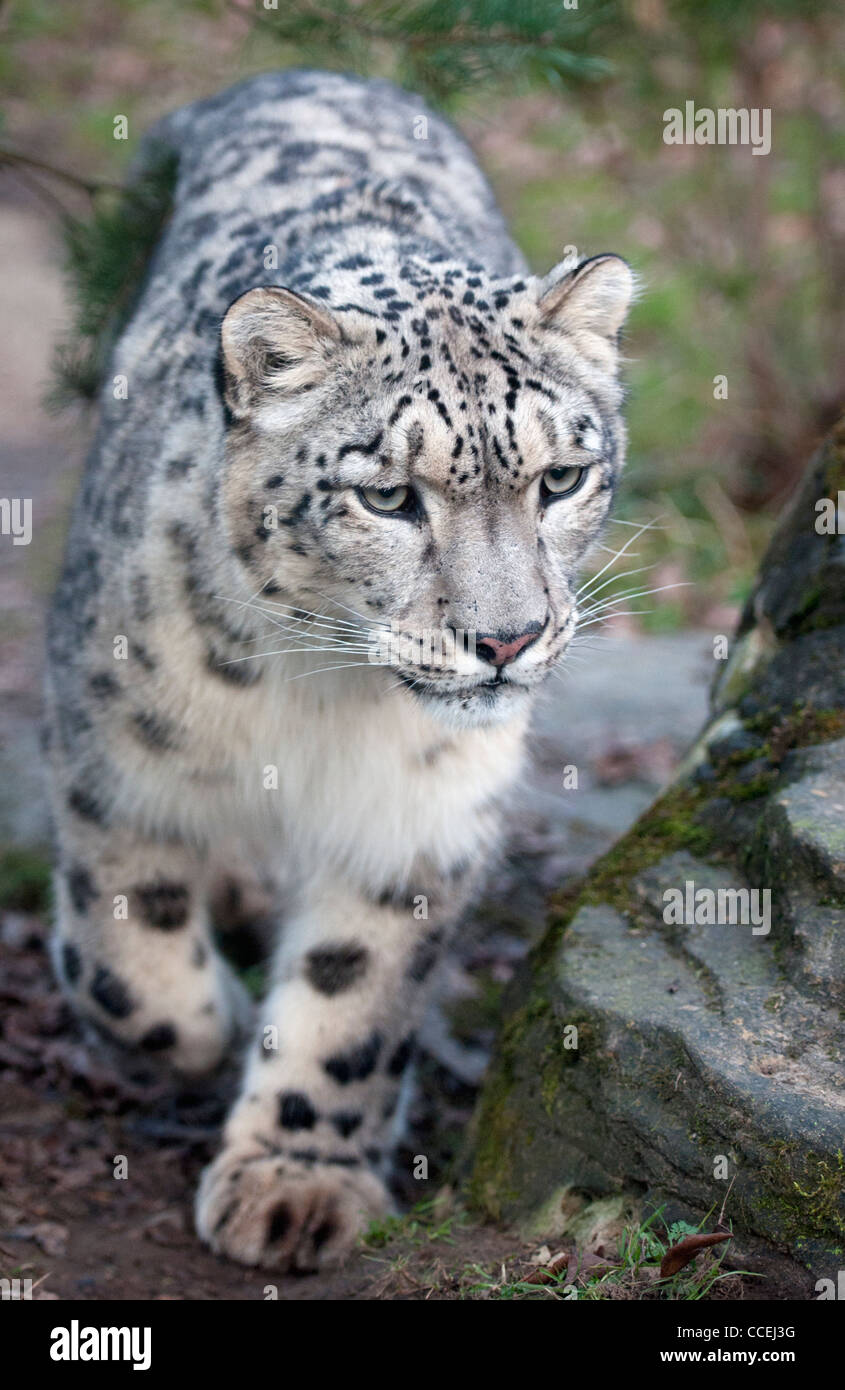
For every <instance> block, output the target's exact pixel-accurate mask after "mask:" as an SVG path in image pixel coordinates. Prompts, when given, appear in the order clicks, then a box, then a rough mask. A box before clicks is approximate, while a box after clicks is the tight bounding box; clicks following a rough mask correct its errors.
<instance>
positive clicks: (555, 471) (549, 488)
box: [540, 468, 588, 502]
mask: <svg viewBox="0 0 845 1390" xmlns="http://www.w3.org/2000/svg"><path fill="white" fill-rule="evenodd" d="M587 472H588V470H587V469H586V468H547V469H546V471H545V473H544V474H543V476H542V478H541V479H540V496H541V498H542V499H543V501H544V502H550V501H551V500H552V499H553V498H556V497H571V496H572V494H573V492H577V491H578V489H579V487H581V485H582V484H583V482H584V479H585V478H586V476H587Z"/></svg>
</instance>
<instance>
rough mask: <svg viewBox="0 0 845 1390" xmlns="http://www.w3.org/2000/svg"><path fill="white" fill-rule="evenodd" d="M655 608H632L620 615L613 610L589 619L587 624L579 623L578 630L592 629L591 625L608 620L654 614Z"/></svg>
mask: <svg viewBox="0 0 845 1390" xmlns="http://www.w3.org/2000/svg"><path fill="white" fill-rule="evenodd" d="M656 612H657V609H656V608H632V609H630V610H628V609H625V610H623V611H622V612H621V613H620V612H619V611H618V610H615V611H614V612H613V613H599V615H598V617H597V618H590V620H589V622H586V623H579V624H578V629H579V631H580V629H581V628H582V627H592V626H593V623H606V622H607V620H608V618H641V617H643V615H644V614H646V613H656Z"/></svg>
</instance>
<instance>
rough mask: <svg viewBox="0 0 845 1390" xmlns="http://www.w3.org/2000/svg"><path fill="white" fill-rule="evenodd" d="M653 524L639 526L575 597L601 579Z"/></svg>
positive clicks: (649, 522)
mask: <svg viewBox="0 0 845 1390" xmlns="http://www.w3.org/2000/svg"><path fill="white" fill-rule="evenodd" d="M653 524H654V523H653V522H651V521H647V522H646V524H645V526H641V527H640V528H639V530H638V531H636V532H635V533H634V535H633V536H631V538H630V540H627V541H626V542H625V544H624V545H623V546H622V547H621V548H620V549H619V550H618V551H617V553H616V555H615V556H614V557H613V559H611V560H608V561H607V563H606V564H605V565H603V566H602V568H601V569H600V570H599V572H598V574H594V575H591V576H590V578H589V579H587V580H585V581H584V583H583V584H582V585H581V588H580V589H579V590H578V591H577V593H576V595H575V597H576V598H578V596H579V594H582V593H583V592H584V590H585V589H586V588H587V587H588V586H589V585H590V584H592V583H594V581H595V580H597V579H601V577H602V575H603V574H606V573H607V571H608V570H609V569H610V567H611V565H612V564H613V563H614V560H618V559H619V558H620V557H621V556H622V555H624V554H625V552H626V551H627V550H628V548H629V546H632V545H633V544H634V541H635V540H637V539H638V538H639V537H640V536H642V535H643V534H644V533H645V532H646V531H649V530H651V529H652V526H653Z"/></svg>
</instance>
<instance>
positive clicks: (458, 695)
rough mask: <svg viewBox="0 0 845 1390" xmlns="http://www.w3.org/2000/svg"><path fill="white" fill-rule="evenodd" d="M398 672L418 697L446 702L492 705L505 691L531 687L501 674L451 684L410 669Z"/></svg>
mask: <svg viewBox="0 0 845 1390" xmlns="http://www.w3.org/2000/svg"><path fill="white" fill-rule="evenodd" d="M396 674H397V675H398V677H399V679H400V680H401V682H402V684H403V685H405V686H406V687H407V688H408V690H410V691H411V692H412V694H414V695H416V696H417V697H418V699H423V700H438V701H443V702H444V703H463V702H465V701H467V700H476V701H479V702H480V703H482V704H488V705H492V704H494V703H495V702H496V701H497V700H498V699H499V697H500V696H501V695H502V694H503V693H505V692H509V693H516V692H519V693H527V691H528V690H530V688H531V687H530V686H529V685H527V684H526V683H525V682H524V681H515V680H513V679H512V678H510V677H504V678H503V677H501V676H497V677H495V679H493V680H486V681H471V682H467V683H466V684H465V685H451V684H449V683H448V682H447V681H445V680H441V681H432V680H428V679H426V678H425V677H422V676H415V675H413V674H412V673H411V672H409V671H397V673H396Z"/></svg>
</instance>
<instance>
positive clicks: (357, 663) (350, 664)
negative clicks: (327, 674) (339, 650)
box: [283, 661, 390, 684]
mask: <svg viewBox="0 0 845 1390" xmlns="http://www.w3.org/2000/svg"><path fill="white" fill-rule="evenodd" d="M389 664H390V663H389V662H387V661H347V662H343V663H342V664H341V665H340V666H338V665H335V666H318V667H317V669H316V671H300V673H299V675H298V676H287V677H286V678H285V681H284V682H283V684H286V683H287V681H301V680H302V679H303V677H304V676H319V675H321V674H322V672H323V671H348V670H350V669H351V668H352V667H353V666H356V667H357V666H388V665H389Z"/></svg>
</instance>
